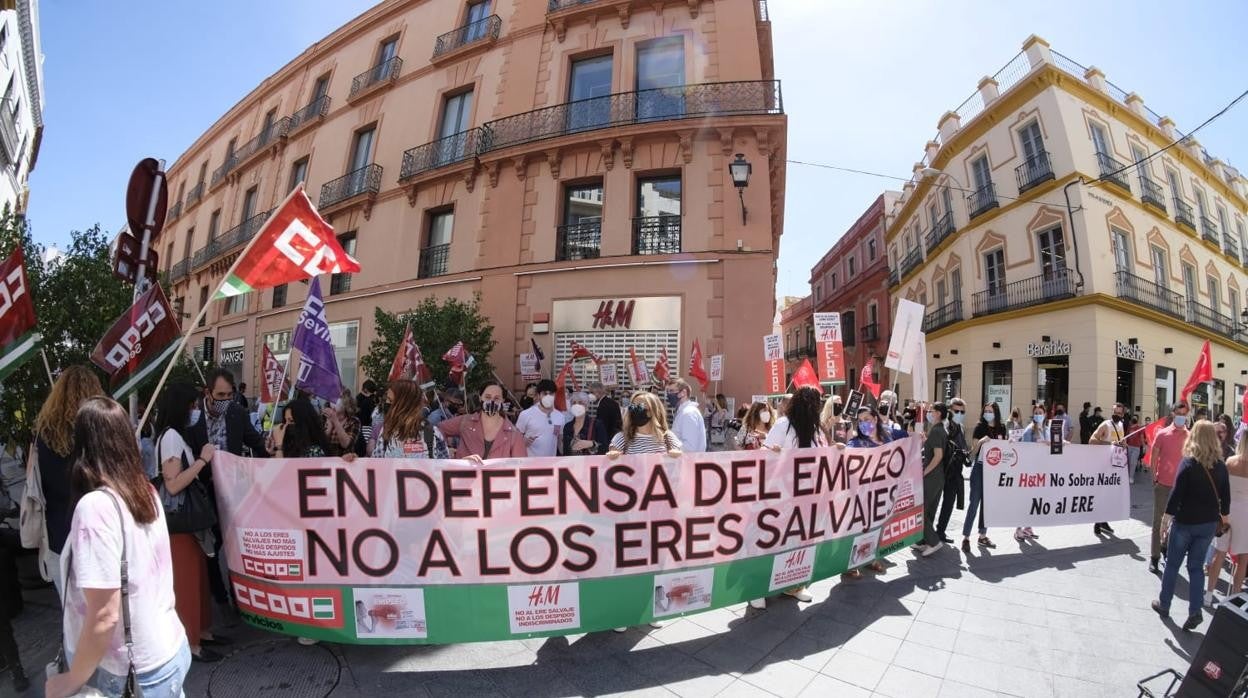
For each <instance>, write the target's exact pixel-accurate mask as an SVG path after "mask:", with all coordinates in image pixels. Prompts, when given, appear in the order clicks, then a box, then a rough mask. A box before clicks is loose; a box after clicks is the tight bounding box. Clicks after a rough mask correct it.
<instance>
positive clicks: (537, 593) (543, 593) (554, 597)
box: [529, 584, 561, 606]
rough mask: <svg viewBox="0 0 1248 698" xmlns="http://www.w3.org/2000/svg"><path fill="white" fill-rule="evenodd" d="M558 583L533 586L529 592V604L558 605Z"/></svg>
mask: <svg viewBox="0 0 1248 698" xmlns="http://www.w3.org/2000/svg"><path fill="white" fill-rule="evenodd" d="M560 588H561V587H560V586H559V585H558V584H551V585H549V586H535V587H533V591H532V592H530V593H529V605H530V606H557V605H559V589H560Z"/></svg>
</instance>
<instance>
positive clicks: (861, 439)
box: [841, 407, 892, 580]
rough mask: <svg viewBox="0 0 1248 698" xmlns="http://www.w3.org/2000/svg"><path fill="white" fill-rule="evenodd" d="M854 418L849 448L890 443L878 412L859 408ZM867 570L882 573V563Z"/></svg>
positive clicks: (848, 575)
mask: <svg viewBox="0 0 1248 698" xmlns="http://www.w3.org/2000/svg"><path fill="white" fill-rule="evenodd" d="M855 418H856V421H855V422H854V424H853V426H852V428H853V432H852V433H853V434H854V436H853V438H851V439H850V440H849V443H847V444H846V445H847V446H849V447H850V448H875V447H876V446H883V445H884V444H886V443H888V442H889V441H892V435H891V433H890V432H891V430H890V429H889V428H888V427H887V426H885V423H884V420H883V419H882V418H881V416H880V413H879V412H876V411H875V410H873V409H871V408H870V407H859V408H858V414H857V415H855ZM867 569H869V570H871V571H872V572H883V571H884V561H883V560H872V561H871V564H869V565H867ZM860 577H862V571H861V570H858V569H852V570H849V571H848V572H845V573H844V574H842V575H841V579H846V580H848V579H858V578H860Z"/></svg>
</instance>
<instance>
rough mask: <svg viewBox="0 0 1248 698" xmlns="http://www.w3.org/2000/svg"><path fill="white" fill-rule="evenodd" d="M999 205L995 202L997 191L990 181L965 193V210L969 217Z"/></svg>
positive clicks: (981, 213)
mask: <svg viewBox="0 0 1248 698" xmlns="http://www.w3.org/2000/svg"><path fill="white" fill-rule="evenodd" d="M1000 205H1001V204H1000V203H998V202H997V191H996V189H995V188H994V187H993V186H992V182H988V183H987V184H985V185H984V186H982V187H980V188H978V189H976V190H975V191H973V192H971V193H970V194H967V195H966V210H967V212H968V217H970V218H974V217H976V216H980V215H983V214H985V213H987V212H988V211H991V210H992V209H994V208H997V207H998V206H1000Z"/></svg>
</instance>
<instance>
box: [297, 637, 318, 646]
mask: <svg viewBox="0 0 1248 698" xmlns="http://www.w3.org/2000/svg"><path fill="white" fill-rule="evenodd" d="M298 642H299V644H301V645H303V646H304V647H311V646H312V645H315V644H317V643H319V642H320V640H313V639H312V638H310V637H301V638H299V640H298Z"/></svg>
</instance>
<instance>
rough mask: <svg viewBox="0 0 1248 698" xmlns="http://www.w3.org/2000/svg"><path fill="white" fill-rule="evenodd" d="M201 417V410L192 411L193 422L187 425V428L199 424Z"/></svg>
mask: <svg viewBox="0 0 1248 698" xmlns="http://www.w3.org/2000/svg"><path fill="white" fill-rule="evenodd" d="M200 416H201V413H200V411H199V410H191V421H190V422H188V423H187V426H192V425H195V424H199V418H200Z"/></svg>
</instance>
